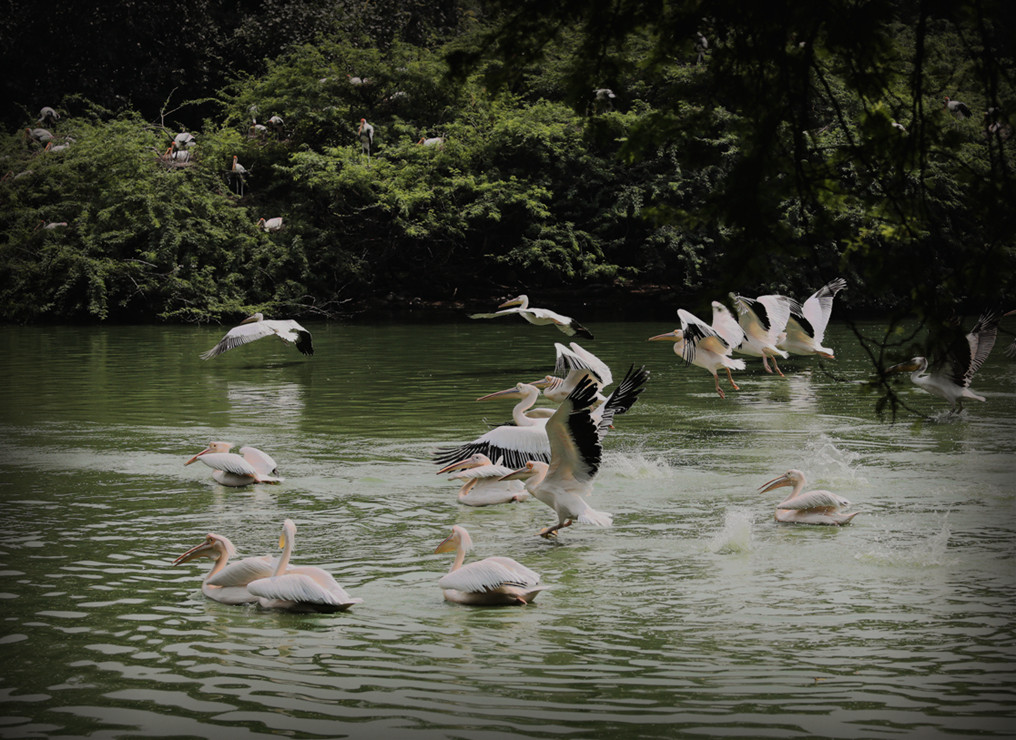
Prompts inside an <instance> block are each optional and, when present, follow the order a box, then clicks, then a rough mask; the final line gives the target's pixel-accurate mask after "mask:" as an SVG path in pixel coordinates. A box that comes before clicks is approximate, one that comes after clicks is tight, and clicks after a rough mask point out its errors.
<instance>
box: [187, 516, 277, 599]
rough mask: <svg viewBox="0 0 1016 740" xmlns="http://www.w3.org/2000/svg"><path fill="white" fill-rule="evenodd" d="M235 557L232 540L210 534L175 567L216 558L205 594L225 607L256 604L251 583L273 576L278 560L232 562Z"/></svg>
mask: <svg viewBox="0 0 1016 740" xmlns="http://www.w3.org/2000/svg"><path fill="white" fill-rule="evenodd" d="M235 554H236V548H235V547H233V543H232V542H230V541H229V538H228V537H223V536H222V535H221V534H215V533H214V532H209V533H208V534H207V535H206V536H205V539H204V542H202V543H201V544H200V545H196V546H194V547H192V548H191V549H190V550H188V551H187V552H185V553H184V554H183V555H181V556H180V557H178V558H177V559H176V560H174V561H173V565H180V563H186V562H188V561H190V560H194V559H195V558H214V559H215V565H213V566H212V569H211V570H210V571H208V575H206V576H205V578H204V580H203V581H202V582H201V593H203V594H204V595H205V596H207V597H208V598H209V599H212V600H214V601H219V602H221V603H223V604H250V603H253V602H256V601H257V600H258V597H257V596H254V595H253V594H252V593H251V592H250V591H248V590H247V584H248V583H250V582H251V581H255V580H257V579H259V578H267V577H268V576H270V575H271V574H272V573H273V572H274V571H275V560H274V559H273V558H270V557H268V556H267V555H263V556H261V557H257V558H244V559H243V560H239V561H237V562H235V563H230V562H229V559H230V558H231V557H233V556H234V555H235Z"/></svg>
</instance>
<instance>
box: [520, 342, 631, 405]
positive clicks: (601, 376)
mask: <svg viewBox="0 0 1016 740" xmlns="http://www.w3.org/2000/svg"><path fill="white" fill-rule="evenodd" d="M554 350H555V352H556V359H555V362H554V371H553V373H554V374H553V375H547V376H546V377H544V378H543V379H541V380H538V381H536V382H534V383H533V384H532V385H535V386H536V387H537V388H540V389H542V390H543V395H544V397H545V398H546V399H547V400H548V401H553V402H554V403H561V401H563V400H564V399H566V398H567V397H568V394H569V393H571V391H572V389H573V388H574V387H575V385H576V384H577V383H578V382H579V380H581V379H582V378H583V377H585V376H587V375H588V376H590V377H592V379H593V381H594V382H595V383H596V385H597V389H598V394H597V405H599V404H602V403H603V402H604V401H606V400H607V399H606V397H605V396H603V394H602V390H603V388H605V387H606V386H608V385H610V384H611V383H613V382H614V376H613V375H612V374H611V372H610V368H609V367H607V364H606V363H605V362H603V360H601V359H600V358H599V357H597V356H596V355H594V354H593V353H592V352H589V351H588V350H585V349H583V348H582V347H581V346H580V345H579V344H578V343H576V342H572V343H571V346H570V347H565V346H564V345H563V344H561V343H560V342H554Z"/></svg>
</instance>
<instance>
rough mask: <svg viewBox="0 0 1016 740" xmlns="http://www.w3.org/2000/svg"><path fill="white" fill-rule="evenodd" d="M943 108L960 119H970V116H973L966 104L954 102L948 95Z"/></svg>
mask: <svg viewBox="0 0 1016 740" xmlns="http://www.w3.org/2000/svg"><path fill="white" fill-rule="evenodd" d="M943 107H944V108H945V109H946V110H948V111H949V112H950V113H952V114H953V115H954V116H957V117H959V118H970V116H971V115H973V114H972V113H971V112H970V107H969V106H968V105H967V104H966V103H961V102H960V101H958V100H952V99H950V97H949V96H948V95H946V96H945V105H944V106H943Z"/></svg>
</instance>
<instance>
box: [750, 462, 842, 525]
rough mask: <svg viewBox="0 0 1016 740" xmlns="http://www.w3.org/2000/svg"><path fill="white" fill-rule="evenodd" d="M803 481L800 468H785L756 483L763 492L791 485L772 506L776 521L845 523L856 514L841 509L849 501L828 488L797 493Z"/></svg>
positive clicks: (802, 488) (802, 487)
mask: <svg viewBox="0 0 1016 740" xmlns="http://www.w3.org/2000/svg"><path fill="white" fill-rule="evenodd" d="M806 482H807V481H806V480H805V479H804V473H802V472H801V471H800V470H788V471H787V472H786V473H784V474H783V475H781V476H780V477H779V478H773V479H772V480H771V481H769V482H768V483H763V484H762V485H761V486H759V492H760V493H765V492H766V491H772V490H773V489H774V488H780V487H781V486H793V487H794V488H793V490H792V491H791V492H790V495H788V496H787V497H786V498H785V499H783V501H782V502H780V504H779V505H778V506H777V507H776V521H778V522H786V523H788V524H834V525H841V524H848V523H849V522H850V520H851V519H853V518H854V517H855V516H857V513H858V512H856V511H852V512H850V513H849V514H847V513H844V511H843V510H844V509H846V508H847V507H848V506H850V502H849V501H847V500H846V499H845V498H843V497H842V496H837V495H836V494H835V493H830V492H829V491H822V490H815V491H808V492H807V493H801V491H803V490H804V485H805V483H806Z"/></svg>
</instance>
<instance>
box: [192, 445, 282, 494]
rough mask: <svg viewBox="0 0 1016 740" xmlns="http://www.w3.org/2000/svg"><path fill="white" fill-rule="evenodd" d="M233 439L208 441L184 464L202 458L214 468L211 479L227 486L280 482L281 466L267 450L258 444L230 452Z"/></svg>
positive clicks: (201, 459) (202, 460)
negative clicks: (236, 451)
mask: <svg viewBox="0 0 1016 740" xmlns="http://www.w3.org/2000/svg"><path fill="white" fill-rule="evenodd" d="M233 447H234V445H233V443H232V442H209V443H208V446H207V447H206V448H205V449H203V450H201V452H199V453H198V454H196V455H195V456H194V457H192V458H191V459H190V460H188V461H187V462H185V463H184V465H190V464H191V463H193V462H198V461H201V462H203V463H204V464H205V465H207V466H208V467H210V468H212V470H213V471H214V472H213V473H212V478H213V479H214V480H215V481H216V482H217V483H221V484H222V485H224V486H246V485H250V484H251V483H280V482H282V479H281V478H279V477H277V474H278V472H279V471H278V465H276V464H275V460H273V459H272V458H271V457H270V456H269V455H268V453H265V452H262V451H261V450H259V449H258V448H256V447H241V448H240V454H239V455H237V454H236V453H233V452H230V450H231V449H233Z"/></svg>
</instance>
